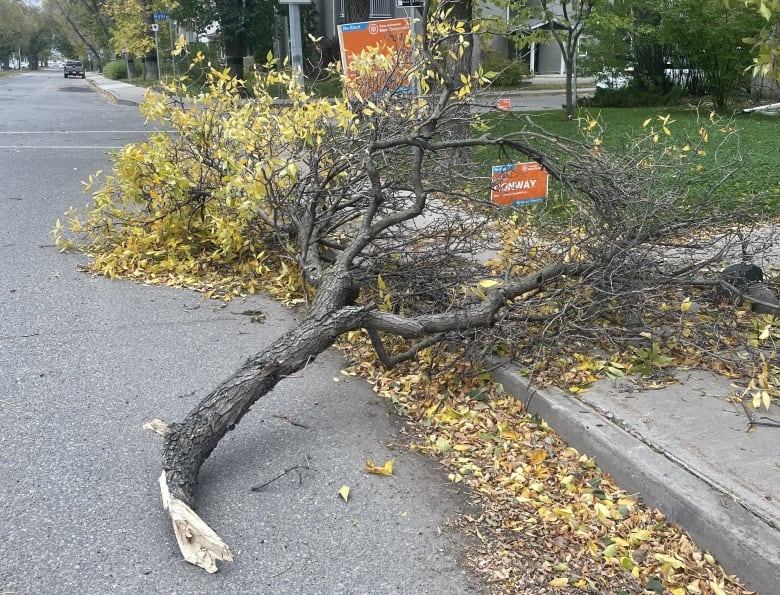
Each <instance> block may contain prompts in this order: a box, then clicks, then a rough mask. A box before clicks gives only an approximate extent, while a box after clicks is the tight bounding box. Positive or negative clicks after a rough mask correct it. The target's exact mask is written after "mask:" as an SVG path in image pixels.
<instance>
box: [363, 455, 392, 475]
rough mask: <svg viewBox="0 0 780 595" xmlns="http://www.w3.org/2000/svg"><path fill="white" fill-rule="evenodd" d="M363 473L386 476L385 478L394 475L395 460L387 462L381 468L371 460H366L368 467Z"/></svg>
mask: <svg viewBox="0 0 780 595" xmlns="http://www.w3.org/2000/svg"><path fill="white" fill-rule="evenodd" d="M363 471H366V472H367V473H373V474H375V475H384V476H389V475H392V474H393V459H390V460H388V461H385V463H384V465H382V466H381V467H377V466H376V465H375V464H374V461H372V460H371V459H366V466H365V467H364V468H363Z"/></svg>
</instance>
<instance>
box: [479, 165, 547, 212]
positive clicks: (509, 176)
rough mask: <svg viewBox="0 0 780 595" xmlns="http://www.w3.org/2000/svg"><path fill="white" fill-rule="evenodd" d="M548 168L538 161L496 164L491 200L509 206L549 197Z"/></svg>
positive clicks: (496, 203)
mask: <svg viewBox="0 0 780 595" xmlns="http://www.w3.org/2000/svg"><path fill="white" fill-rule="evenodd" d="M548 182H549V180H548V176H547V170H545V169H544V168H543V167H542V166H541V165H539V164H538V163H536V161H531V162H529V163H516V164H514V165H494V166H493V177H492V183H491V187H490V200H491V201H492V202H493V204H495V205H499V206H502V207H509V206H513V205H519V204H529V203H533V202H539V201H540V200H544V199H545V198H547V186H548Z"/></svg>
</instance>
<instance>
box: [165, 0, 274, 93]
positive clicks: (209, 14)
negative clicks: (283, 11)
mask: <svg viewBox="0 0 780 595" xmlns="http://www.w3.org/2000/svg"><path fill="white" fill-rule="evenodd" d="M277 10H278V3H277V2H276V0H214V2H209V3H206V4H204V3H203V2H201V1H200V0H181V2H179V4H178V6H177V7H176V8H175V9H173V10H172V15H173V16H175V18H176V19H177V20H179V21H180V22H182V23H186V24H187V25H188V26H189V27H191V28H192V29H193V30H196V31H205V30H206V29H207V28H208V27H210V26H212V25H213V24H214V23H218V25H219V36H220V39H221V43H222V45H223V47H224V50H225V56H226V63H227V66H228V68H229V69H230V72H231V74H233V75H234V76H235V77H237V78H239V79H243V78H244V57H245V56H247V55H249V54H250V53H253V54H255V55H258V56H263V57H265V56H266V55H267V54H268V52H269V51H271V50H272V49H273V40H274V36H275V34H276V27H275V23H276V20H275V19H276V15H277Z"/></svg>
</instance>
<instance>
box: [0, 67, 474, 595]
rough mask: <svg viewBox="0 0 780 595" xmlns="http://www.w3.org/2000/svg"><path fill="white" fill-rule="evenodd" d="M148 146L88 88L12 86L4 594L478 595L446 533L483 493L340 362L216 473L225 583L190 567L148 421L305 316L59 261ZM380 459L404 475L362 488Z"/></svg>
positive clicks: (263, 414)
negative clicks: (472, 496) (110, 180)
mask: <svg viewBox="0 0 780 595" xmlns="http://www.w3.org/2000/svg"><path fill="white" fill-rule="evenodd" d="M145 134H146V129H145V126H144V123H143V120H142V118H141V116H140V115H139V113H138V108H137V107H128V106H123V105H116V104H113V103H110V102H109V101H107V100H106V99H105V98H104V97H102V96H101V95H99V94H98V93H96V92H95V91H94V90H93V89H92V87H90V85H89V83H88V81H84V80H80V79H67V80H65V79H64V78H63V76H62V73H61V72H60V71H43V72H34V73H25V74H22V75H19V76H12V77H5V78H0V180H2V184H0V255H1V258H0V371H2V374H0V451H1V452H2V456H0V502H2V505H0V559H1V560H2V563H1V564H0V593H15V594H16V593H19V594H36V595H38V594H60V593H63V594H64V593H68V594H71V593H74V594H75V593H78V594H79V595H83V594H96V595H97V594H100V595H104V594H106V593H133V594H138V593H188V594H190V593H220V594H226V593H273V594H285V593H287V594H293V593H305V594H315V593H327V594H331V593H377V594H385V593H409V594H416V593H429V594H436V593H447V594H448V595H449V594H453V595H454V594H458V593H472V592H475V591H476V589H475V588H474V584H473V582H472V581H471V579H470V577H469V575H467V574H466V573H465V571H464V570H463V568H462V566H461V565H460V562H461V561H462V558H463V556H464V555H465V551H466V550H465V546H466V543H465V541H464V538H462V537H461V536H459V534H457V533H456V532H455V531H454V530H453V529H451V528H449V522H450V520H451V519H454V518H455V517H456V516H457V511H459V510H461V509H466V508H467V502H466V499H465V497H464V496H463V495H462V494H459V493H458V492H457V491H456V490H455V488H454V487H453V486H452V484H450V483H449V481H448V480H447V479H446V477H445V476H444V475H443V473H442V471H441V470H440V469H439V468H438V467H437V466H436V465H435V463H433V462H432V461H431V460H429V459H426V458H423V457H420V456H418V455H416V454H413V453H410V452H407V451H406V450H405V449H403V448H402V447H399V446H396V445H398V444H402V442H403V438H402V436H401V435H400V434H399V432H398V428H399V423H400V422H399V421H398V420H397V419H396V418H395V417H394V416H393V415H392V414H390V413H389V411H388V408H387V405H386V403H385V402H384V401H382V400H381V399H379V398H377V396H376V395H375V394H374V393H373V392H372V391H371V390H370V388H369V387H368V386H367V385H366V384H365V383H363V382H362V381H359V380H356V379H352V378H349V377H346V376H343V375H341V374H340V372H339V371H340V367H341V363H340V358H339V355H338V354H337V353H335V352H328V353H325V354H323V355H322V356H321V357H320V358H319V359H318V360H317V361H316V362H313V363H312V364H311V365H310V366H309V367H308V368H307V369H306V370H305V371H304V372H303V373H301V375H300V377H297V378H290V379H288V380H286V381H284V382H282V383H280V385H279V386H278V388H277V389H275V390H274V391H273V393H272V394H271V395H269V396H268V397H267V398H265V399H263V400H262V401H261V402H259V403H258V404H257V405H255V407H254V409H253V410H252V411H251V412H250V413H249V414H248V415H247V416H246V418H245V419H244V421H242V423H241V425H240V426H239V427H238V428H237V429H236V430H235V431H234V432H231V433H230V434H229V435H228V436H227V437H226V438H225V439H224V440H223V441H222V442H221V443H220V445H219V447H218V448H217V450H216V451H215V452H214V454H213V455H212V457H211V458H210V459H209V461H208V462H207V463H206V465H205V466H204V469H203V471H202V473H201V484H200V488H199V492H198V494H199V500H198V510H199V511H200V512H201V514H202V515H203V516H204V518H205V520H206V521H207V522H209V523H210V524H211V526H212V527H213V528H214V529H215V530H216V531H217V532H218V533H220V535H221V537H222V538H223V539H225V541H226V542H227V543H228V544H229V545H230V546H231V548H232V549H233V554H234V557H235V561H234V562H232V563H228V564H225V565H224V566H223V568H222V570H221V571H220V572H219V573H218V574H216V575H207V574H206V573H205V572H204V571H202V570H200V569H198V568H195V567H194V566H190V565H189V564H187V563H185V562H183V561H182V560H181V557H180V554H179V552H178V549H177V548H176V545H175V540H174V538H173V534H172V531H171V528H170V521H169V519H168V516H167V514H166V513H164V512H163V511H162V508H161V504H160V495H159V490H158V487H157V478H158V476H159V474H160V446H161V443H160V439H159V438H158V437H157V436H155V435H154V434H151V433H149V432H147V431H145V430H143V429H142V424H143V423H144V422H146V421H148V420H150V419H152V418H154V417H160V418H163V419H165V420H166V421H169V422H175V421H178V420H180V419H181V418H182V417H183V416H184V415H185V414H186V412H187V411H188V410H189V409H190V408H191V407H193V406H194V405H195V404H196V403H197V402H198V400H199V399H200V398H202V397H203V396H204V395H205V394H207V393H208V392H209V390H210V389H211V388H213V387H214V386H215V385H216V384H217V383H218V382H219V381H220V380H221V379H223V378H224V377H225V376H227V375H228V374H229V373H230V372H231V371H232V370H233V369H234V368H235V367H236V366H237V365H238V364H240V362H241V361H243V360H244V359H245V358H246V357H248V356H249V355H251V354H253V353H254V352H255V351H258V350H259V349H261V348H262V346H264V345H266V344H268V343H269V342H270V341H271V340H272V339H274V338H275V337H277V336H278V335H279V334H281V333H282V332H284V330H285V329H287V328H289V326H290V325H292V324H294V320H293V317H292V315H291V314H290V313H289V312H287V311H284V310H282V309H281V308H280V307H278V306H277V305H276V304H274V303H272V302H270V301H268V300H265V299H263V298H262V297H253V298H252V299H251V300H236V301H234V302H232V303H230V304H229V305H227V306H226V307H225V306H223V304H221V303H217V302H210V301H206V300H204V299H203V298H202V297H201V296H200V295H198V294H195V293H193V292H189V291H183V290H177V289H171V288H165V287H148V286H144V285H140V284H135V283H131V282H127V281H111V280H108V279H105V278H93V277H90V276H88V275H86V274H84V273H81V272H78V270H77V267H78V265H80V264H83V263H85V262H86V260H85V257H83V256H81V255H77V254H62V253H59V252H58V250H57V249H56V248H54V247H53V245H52V240H51V237H50V230H51V229H52V227H53V226H54V223H55V221H56V220H57V219H58V218H61V217H62V214H63V212H64V211H65V210H66V209H67V208H68V207H69V206H71V205H73V206H80V205H82V204H84V203H85V201H86V197H84V195H83V194H82V188H83V185H82V180H85V179H87V177H88V176H89V175H90V173H92V172H94V171H95V170H98V169H103V170H106V169H108V167H109V161H108V157H107V152H108V151H110V150H111V149H113V148H118V147H120V146H122V145H123V144H124V143H126V142H129V141H133V140H137V139H141V138H143V137H144V136H145ZM247 310H262V311H263V312H264V313H265V314H266V321H265V322H264V323H263V324H258V323H256V322H253V321H252V317H250V316H246V315H244V314H243V313H244V312H246V311H247ZM336 380H338V381H336ZM366 458H372V459H373V460H375V461H378V462H383V461H385V460H386V459H389V458H394V459H395V476H394V477H390V478H383V477H379V476H369V475H367V474H365V473H364V472H363V470H362V469H363V465H364V463H365V459H366ZM286 470H293V471H291V472H288V473H287V474H285V473H284V472H285V471H286ZM280 474H281V475H280ZM275 477H279V479H277V480H275V481H270V480H273V479H274V478H275ZM269 481H270V483H269V484H268V486H267V487H265V488H263V489H261V490H259V491H256V492H253V491H251V490H250V488H251V487H253V486H257V485H260V484H264V483H267V482H269ZM343 485H348V486H349V487H350V500H349V502H348V503H345V502H344V501H342V500H341V499H340V498H339V497H338V491H339V489H340V488H341V486H343Z"/></svg>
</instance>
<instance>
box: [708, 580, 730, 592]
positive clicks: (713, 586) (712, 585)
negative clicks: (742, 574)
mask: <svg viewBox="0 0 780 595" xmlns="http://www.w3.org/2000/svg"><path fill="white" fill-rule="evenodd" d="M709 584H710V589H712V592H713V593H715V595H726V591H724V590H723V586H722V583H721V584H720V585H719V584H718V583H716V582H715V581H710V583H709Z"/></svg>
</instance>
